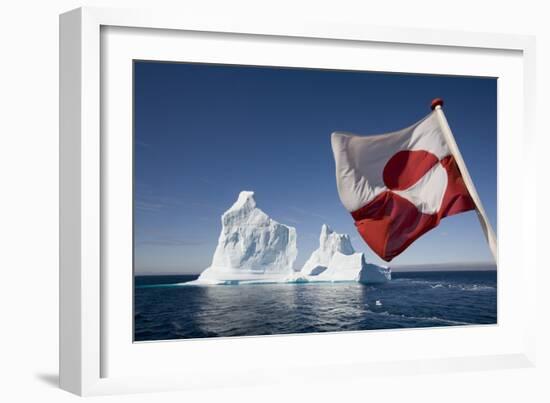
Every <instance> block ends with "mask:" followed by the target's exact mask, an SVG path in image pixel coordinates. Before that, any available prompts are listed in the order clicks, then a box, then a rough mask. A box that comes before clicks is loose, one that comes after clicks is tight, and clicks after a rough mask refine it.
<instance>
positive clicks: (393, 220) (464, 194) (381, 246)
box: [351, 156, 475, 262]
mask: <svg viewBox="0 0 550 403" xmlns="http://www.w3.org/2000/svg"><path fill="white" fill-rule="evenodd" d="M441 165H442V166H443V168H444V169H445V170H446V171H447V179H448V182H447V188H446V190H445V193H444V196H443V201H442V203H441V207H440V209H439V210H438V212H437V213H435V214H425V213H422V212H420V211H419V210H418V208H417V207H416V206H415V205H414V204H413V203H411V202H410V201H409V200H407V199H405V198H404V197H401V196H399V195H398V194H396V193H394V192H392V191H391V190H387V191H384V192H383V193H381V194H379V195H378V196H377V197H376V198H374V199H373V200H372V201H370V202H369V203H368V204H367V205H365V206H363V207H361V208H360V209H358V210H355V211H353V212H352V213H351V215H352V216H353V218H354V220H355V225H356V226H357V230H358V231H359V234H360V235H361V237H362V238H363V239H364V240H365V242H366V243H367V244H368V245H369V246H370V247H371V248H372V250H374V251H375V252H376V254H377V255H378V256H380V257H381V258H382V259H384V260H386V261H388V262H389V261H390V260H392V259H393V258H394V257H395V256H397V255H399V254H400V253H401V252H403V251H404V250H405V249H406V248H407V247H408V246H409V245H410V244H411V243H413V242H414V241H415V240H416V239H417V238H419V237H420V236H421V235H422V234H424V233H426V232H428V231H429V230H431V229H432V228H435V227H436V226H437V225H438V224H439V222H440V221H441V219H442V218H444V217H447V216H450V215H453V214H458V213H461V212H464V211H468V210H473V209H475V204H474V202H473V200H472V199H471V197H470V195H469V193H468V190H467V189H466V186H465V185H464V180H463V179H462V176H461V174H460V171H459V170H458V167H457V165H456V162H455V160H454V158H453V157H452V156H448V157H446V158H444V159H443V160H442V161H441Z"/></svg>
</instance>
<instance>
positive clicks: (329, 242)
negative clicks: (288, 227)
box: [301, 224, 355, 276]
mask: <svg viewBox="0 0 550 403" xmlns="http://www.w3.org/2000/svg"><path fill="white" fill-rule="evenodd" d="M336 252H339V253H341V254H343V255H351V254H353V253H355V250H354V249H353V246H352V245H351V241H350V239H349V235H348V234H338V233H336V232H333V231H332V230H331V229H330V227H329V226H328V225H326V224H323V226H322V227H321V235H320V236H319V248H318V249H316V250H315V251H314V252H313V253H312V254H311V256H310V257H309V259H308V260H307V262H306V263H305V264H304V267H303V268H302V270H301V274H303V275H306V276H310V275H316V274H319V273H321V272H322V271H323V270H326V268H327V267H328V265H329V263H330V260H331V259H332V256H333V255H334V254H335V253H336Z"/></svg>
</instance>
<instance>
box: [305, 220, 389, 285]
mask: <svg viewBox="0 0 550 403" xmlns="http://www.w3.org/2000/svg"><path fill="white" fill-rule="evenodd" d="M300 275H301V276H295V277H298V278H305V279H307V280H308V281H310V282H326V281H330V282H342V281H357V282H360V283H363V284H379V283H385V282H386V281H389V280H391V270H390V268H388V267H386V266H378V265H375V264H372V263H367V262H366V260H365V255H364V254H363V253H356V252H355V250H354V249H353V246H352V245H351V241H350V238H349V235H347V234H338V233H336V232H334V231H332V230H331V229H330V228H329V226H328V225H326V224H323V226H322V227H321V235H320V236H319V248H318V249H316V250H315V251H314V252H313V253H312V254H311V256H310V258H309V259H308V260H307V261H306V263H305V264H304V267H302V270H301V271H300Z"/></svg>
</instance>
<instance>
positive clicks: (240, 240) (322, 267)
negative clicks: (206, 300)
mask: <svg viewBox="0 0 550 403" xmlns="http://www.w3.org/2000/svg"><path fill="white" fill-rule="evenodd" d="M221 221H222V230H221V233H220V236H219V239H218V245H217V247H216V251H215V252H214V257H213V259H212V264H211V265H210V267H208V268H207V269H205V270H204V271H203V272H202V273H201V274H200V276H199V278H198V279H197V280H195V281H191V282H188V283H184V284H185V285H215V284H257V283H283V282H287V283H302V282H342V281H357V282H361V283H365V284H367V283H368V284H372V283H382V282H386V281H388V280H390V279H391V271H390V269H389V268H387V267H381V266H377V265H374V264H370V263H366V262H365V257H364V255H363V254H362V253H355V251H354V249H353V246H352V245H351V241H350V239H349V236H348V235H346V234H337V233H335V232H333V231H332V230H331V229H330V228H329V227H328V226H327V225H326V224H324V225H323V226H322V228H321V235H320V237H319V248H318V249H317V250H315V251H314V252H313V253H312V254H311V256H310V258H309V259H308V260H307V262H306V263H305V264H304V266H303V268H302V270H301V271H299V272H295V271H294V270H293V264H294V261H295V260H296V255H297V254H298V250H297V248H296V230H295V229H294V228H293V227H289V226H286V225H283V224H280V223H278V222H276V221H274V220H273V219H271V218H270V217H269V216H268V215H267V214H266V213H264V212H263V211H262V210H260V209H259V208H258V207H256V201H255V200H254V192H246V191H243V192H241V193H240V194H239V198H238V200H237V201H236V202H235V203H234V204H233V205H232V206H231V208H229V210H227V211H226V212H225V213H223V215H222V220H221Z"/></svg>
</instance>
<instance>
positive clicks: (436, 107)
mask: <svg viewBox="0 0 550 403" xmlns="http://www.w3.org/2000/svg"><path fill="white" fill-rule="evenodd" d="M442 106H443V100H442V99H441V98H436V99H434V100H433V101H432V105H431V108H432V110H433V111H434V113H435V114H436V116H437V118H438V120H439V124H440V126H441V130H442V132H443V135H444V136H445V139H446V141H447V145H448V146H449V148H450V149H451V154H452V155H453V156H454V158H455V161H456V164H457V165H458V169H459V170H460V173H461V174H462V178H463V179H464V184H465V185H466V188H467V189H468V191H469V193H470V196H471V197H472V200H473V201H474V203H475V205H476V213H477V218H478V220H479V223H480V224H481V228H482V229H483V233H484V234H485V238H486V239H487V243H488V244H489V248H490V249H491V253H492V254H493V258H494V259H495V263H498V260H497V256H498V255H497V238H496V235H495V232H494V231H493V227H492V226H491V223H490V222H489V219H488V218H487V214H486V213H485V209H484V208H483V204H482V203H481V199H480V198H479V195H478V193H477V190H476V187H475V186H474V182H473V181H472V178H471V176H470V173H469V172H468V169H467V168H466V163H465V162H464V159H463V158H462V154H461V153H460V150H459V148H458V145H457V144H456V140H455V138H454V136H453V132H452V131H451V128H450V127H449V123H448V122H447V119H446V118H445V114H444V113H443V109H442Z"/></svg>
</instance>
